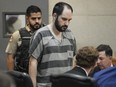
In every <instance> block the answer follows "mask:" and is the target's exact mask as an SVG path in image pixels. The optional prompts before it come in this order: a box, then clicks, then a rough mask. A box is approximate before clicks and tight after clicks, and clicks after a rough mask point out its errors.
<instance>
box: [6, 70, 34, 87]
mask: <svg viewBox="0 0 116 87" xmlns="http://www.w3.org/2000/svg"><path fill="white" fill-rule="evenodd" d="M6 73H7V74H8V75H9V76H11V77H12V78H13V80H14V82H15V84H16V87H33V83H32V80H31V78H30V77H29V75H28V74H26V73H22V72H18V71H7V72H6Z"/></svg>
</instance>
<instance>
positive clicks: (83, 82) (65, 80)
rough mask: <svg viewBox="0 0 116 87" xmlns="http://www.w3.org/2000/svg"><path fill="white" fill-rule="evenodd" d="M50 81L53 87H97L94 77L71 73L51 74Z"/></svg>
mask: <svg viewBox="0 0 116 87" xmlns="http://www.w3.org/2000/svg"><path fill="white" fill-rule="evenodd" d="M50 81H51V83H52V87H97V84H96V81H95V80H94V79H93V78H91V77H84V76H80V75H76V74H69V73H66V74H60V75H51V77H50Z"/></svg>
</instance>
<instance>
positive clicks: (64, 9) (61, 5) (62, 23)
mask: <svg viewBox="0 0 116 87" xmlns="http://www.w3.org/2000/svg"><path fill="white" fill-rule="evenodd" d="M72 14H73V8H72V7H71V5H69V4H68V3H65V2H58V3H57V4H56V5H55V6H54V8H53V12H52V16H53V21H54V26H55V28H56V29H57V30H58V31H59V32H64V31H65V30H66V29H67V28H68V25H69V23H70V21H71V20H72Z"/></svg>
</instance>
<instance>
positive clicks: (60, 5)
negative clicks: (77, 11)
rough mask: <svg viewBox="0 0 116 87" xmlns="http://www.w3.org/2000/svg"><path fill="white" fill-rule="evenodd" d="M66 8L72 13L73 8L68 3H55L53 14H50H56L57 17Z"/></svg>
mask: <svg viewBox="0 0 116 87" xmlns="http://www.w3.org/2000/svg"><path fill="white" fill-rule="evenodd" d="M65 6H66V7H67V8H68V9H71V11H72V13H73V8H72V6H71V5H69V4H68V3H65V2H58V3H56V5H55V6H54V8H53V12H52V14H54V13H56V14H57V15H61V14H62V12H63V10H64V7H65Z"/></svg>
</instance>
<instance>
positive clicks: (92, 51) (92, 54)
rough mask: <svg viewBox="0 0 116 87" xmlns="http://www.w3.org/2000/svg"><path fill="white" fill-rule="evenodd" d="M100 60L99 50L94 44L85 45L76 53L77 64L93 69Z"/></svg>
mask: <svg viewBox="0 0 116 87" xmlns="http://www.w3.org/2000/svg"><path fill="white" fill-rule="evenodd" d="M97 60H98V51H97V49H96V48H94V47H93V46H85V47H82V48H80V49H79V50H78V52H77V55H76V64H77V66H80V67H83V68H85V69H90V68H91V69H93V68H94V67H95V65H96V62H97Z"/></svg>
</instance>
